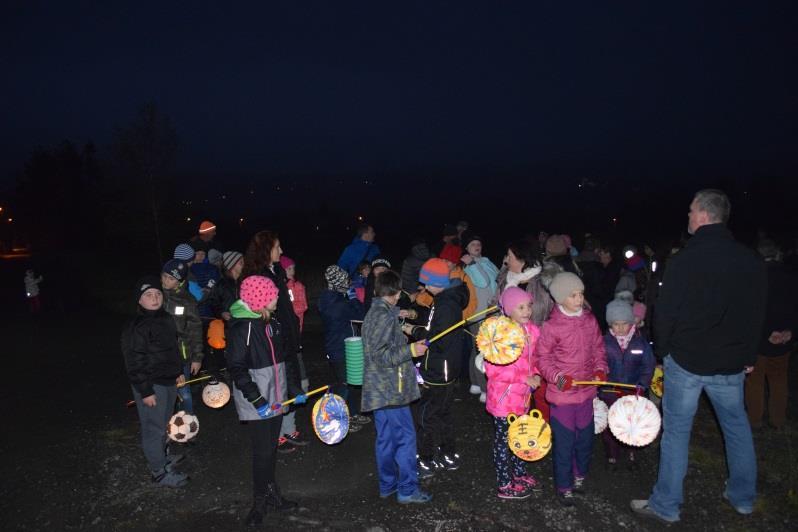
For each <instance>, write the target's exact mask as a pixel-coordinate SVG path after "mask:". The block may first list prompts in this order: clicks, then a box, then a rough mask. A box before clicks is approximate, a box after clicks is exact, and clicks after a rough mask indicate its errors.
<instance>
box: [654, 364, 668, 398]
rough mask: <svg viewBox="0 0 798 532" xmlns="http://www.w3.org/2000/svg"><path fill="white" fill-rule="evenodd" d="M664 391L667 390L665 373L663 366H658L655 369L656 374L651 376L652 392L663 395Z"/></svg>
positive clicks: (659, 395) (658, 395)
mask: <svg viewBox="0 0 798 532" xmlns="http://www.w3.org/2000/svg"><path fill="white" fill-rule="evenodd" d="M663 391H665V373H664V372H663V371H662V366H657V367H656V368H655V369H654V376H653V377H651V392H652V393H653V394H654V395H656V396H657V397H662V392H663Z"/></svg>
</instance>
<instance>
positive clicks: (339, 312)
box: [319, 264, 371, 432]
mask: <svg viewBox="0 0 798 532" xmlns="http://www.w3.org/2000/svg"><path fill="white" fill-rule="evenodd" d="M324 279H325V280H326V281H327V288H326V289H325V290H322V292H321V294H320V295H319V313H320V314H321V320H322V322H323V323H324V352H325V354H326V355H327V360H328V361H329V362H330V369H332V373H333V377H334V379H335V384H334V385H333V390H332V391H333V393H335V394H338V395H340V396H341V397H343V398H344V399H345V400H346V404H347V406H348V407H349V415H350V417H349V432H357V431H359V430H360V429H361V428H362V425H364V424H365V423H369V422H370V421H371V419H369V418H368V417H366V416H361V415H360V393H361V390H360V388H359V387H356V386H348V385H347V384H346V356H345V354H344V339H345V338H348V337H350V336H352V335H353V334H354V333H353V331H352V324H351V321H352V320H362V319H363V315H364V314H365V312H364V310H363V304H362V303H360V301H359V300H358V299H357V298H356V297H353V295H352V294H351V292H348V288H349V274H347V273H346V272H345V271H344V270H343V268H341V267H340V266H338V265H336V264H333V265H331V266H328V267H327V269H326V270H324Z"/></svg>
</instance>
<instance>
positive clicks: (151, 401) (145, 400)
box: [141, 394, 157, 408]
mask: <svg viewBox="0 0 798 532" xmlns="http://www.w3.org/2000/svg"><path fill="white" fill-rule="evenodd" d="M141 402H142V403H144V404H145V405H147V406H149V407H150V408H153V407H154V406H155V405H156V404H157V402H156V401H155V394H152V395H148V396H147V397H145V398H143V399H142V400H141Z"/></svg>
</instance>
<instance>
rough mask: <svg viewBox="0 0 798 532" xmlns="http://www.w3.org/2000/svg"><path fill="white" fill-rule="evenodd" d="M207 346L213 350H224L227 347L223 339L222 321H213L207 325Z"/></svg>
mask: <svg viewBox="0 0 798 532" xmlns="http://www.w3.org/2000/svg"><path fill="white" fill-rule="evenodd" d="M208 345H209V346H211V347H213V348H214V349H224V348H225V346H227V342H226V341H225V338H224V321H222V320H213V321H212V322H211V323H210V324H208Z"/></svg>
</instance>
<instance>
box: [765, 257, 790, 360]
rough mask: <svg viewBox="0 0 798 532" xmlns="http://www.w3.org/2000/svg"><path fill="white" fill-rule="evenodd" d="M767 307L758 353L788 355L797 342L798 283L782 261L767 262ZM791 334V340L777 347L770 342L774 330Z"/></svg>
mask: <svg viewBox="0 0 798 532" xmlns="http://www.w3.org/2000/svg"><path fill="white" fill-rule="evenodd" d="M765 267H766V268H767V287H768V288H767V293H768V296H767V305H766V310H765V324H764V326H763V328H762V335H761V337H760V338H761V339H760V341H759V352H758V354H760V355H763V356H781V355H784V354H786V353H787V352H788V351H789V350H790V349H791V348H792V346H794V345H795V343H796V340H798V283H796V279H795V276H794V275H793V274H792V273H791V272H790V271H789V270H788V269H787V267H786V266H785V265H784V264H782V263H781V262H777V261H768V262H766V263H765ZM784 330H790V331H792V341H791V342H788V343H786V344H781V345H774V344H771V343H770V342H769V341H768V338H770V334H771V333H772V332H773V331H784Z"/></svg>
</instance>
